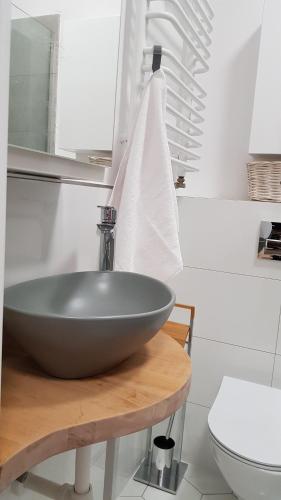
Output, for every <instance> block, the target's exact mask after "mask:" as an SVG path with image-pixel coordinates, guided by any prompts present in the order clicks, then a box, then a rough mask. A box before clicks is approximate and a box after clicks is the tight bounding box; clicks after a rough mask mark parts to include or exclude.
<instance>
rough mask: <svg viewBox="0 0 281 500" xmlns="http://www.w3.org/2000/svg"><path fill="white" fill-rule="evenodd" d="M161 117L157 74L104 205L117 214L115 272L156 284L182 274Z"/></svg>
mask: <svg viewBox="0 0 281 500" xmlns="http://www.w3.org/2000/svg"><path fill="white" fill-rule="evenodd" d="M165 112H166V80H165V75H164V73H163V71H162V70H161V69H160V70H158V71H156V72H155V73H153V75H152V76H151V78H150V80H149V81H148V83H147V86H146V88H145V90H144V94H143V98H142V101H141V104H140V108H139V112H138V115H137V117H136V122H135V126H134V130H133V133H132V136H131V138H130V141H129V145H128V148H127V150H126V152H125V155H124V157H123V159H122V161H121V164H120V168H119V171H118V174H117V178H116V182H115V186H114V188H113V192H112V196H111V199H110V205H112V206H114V207H115V208H116V209H117V224H116V246H115V270H116V271H131V272H136V273H141V274H146V275H149V276H152V277H155V278H158V279H160V280H162V281H167V280H168V279H170V278H172V277H173V276H175V275H176V274H177V273H179V272H180V271H181V270H182V268H183V263H182V257H181V251H180V244H179V236H178V207H177V199H176V193H175V187H174V182H173V172H172V165H171V156H170V151H169V146H168V139H167V131H166V125H165Z"/></svg>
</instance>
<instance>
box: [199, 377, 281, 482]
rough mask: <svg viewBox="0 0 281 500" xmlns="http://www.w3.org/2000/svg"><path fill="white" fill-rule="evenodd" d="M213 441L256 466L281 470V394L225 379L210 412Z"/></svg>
mask: <svg viewBox="0 0 281 500" xmlns="http://www.w3.org/2000/svg"><path fill="white" fill-rule="evenodd" d="M208 424H209V429H210V433H211V436H212V438H213V439H214V440H215V442H216V444H217V445H218V446H219V447H220V448H221V449H222V450H223V451H225V453H228V454H231V456H233V458H236V459H237V460H240V461H245V462H246V463H247V464H249V465H252V466H254V467H261V468H264V469H269V470H273V471H276V472H278V471H281V391H280V390H279V389H273V388H272V387H267V386H263V385H259V384H254V383H252V382H246V381H244V380H238V379H234V378H230V377H224V379H223V382H222V384H221V387H220V390H219V392H218V395H217V398H216V400H215V402H214V404H213V407H212V409H211V410H210V413H209V417H208Z"/></svg>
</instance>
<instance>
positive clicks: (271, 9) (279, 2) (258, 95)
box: [249, 0, 281, 155]
mask: <svg viewBox="0 0 281 500" xmlns="http://www.w3.org/2000/svg"><path fill="white" fill-rule="evenodd" d="M249 152H250V154H264V155H265V154H275V155H280V154H281V0H265V4H264V15H263V22H262V31H261V42H260V51H259V59H258V71H257V82H256V90H255V100H254V109H253V119H252V129H251V136H250V148H249Z"/></svg>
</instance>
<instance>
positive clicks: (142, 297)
mask: <svg viewBox="0 0 281 500" xmlns="http://www.w3.org/2000/svg"><path fill="white" fill-rule="evenodd" d="M174 303H175V295H174V293H173V291H172V290H170V288H169V287H167V286H166V285H165V284H164V283H162V282H161V281H158V280H155V279H153V278H150V277H148V276H143V275H140V274H135V273H126V272H91V271H89V272H80V273H72V274H61V275H57V276H50V277H46V278H39V279H36V280H32V281H26V282H24V283H20V284H18V285H15V286H11V287H9V288H6V290H5V295H4V333H5V334H6V335H12V336H13V337H14V339H15V340H16V342H17V343H18V344H19V345H20V346H21V347H22V349H23V350H24V351H25V352H26V353H28V354H29V355H30V356H31V357H32V358H33V359H34V360H35V361H36V362H37V363H38V364H39V365H40V366H41V368H42V369H43V370H45V371H46V372H47V373H48V374H50V375H53V376H55V377H59V378H82V377H88V376H91V375H95V374H98V373H102V372H104V371H106V370H109V369H111V368H113V367H114V366H115V365H117V364H118V363H120V362H121V361H123V360H125V359H126V358H128V357H129V356H131V355H132V354H133V353H134V352H136V351H137V350H138V349H139V348H140V347H141V346H142V345H143V344H145V343H146V342H148V341H149V340H150V339H151V338H152V337H153V336H154V335H155V334H156V333H157V331H158V330H159V329H160V328H161V327H162V326H163V324H164V323H165V321H166V320H167V319H168V317H169V315H170V312H171V310H172V308H173V305H174Z"/></svg>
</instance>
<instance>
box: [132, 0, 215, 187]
mask: <svg viewBox="0 0 281 500" xmlns="http://www.w3.org/2000/svg"><path fill="white" fill-rule="evenodd" d="M213 17H214V14H213V11H212V9H211V7H210V5H209V3H208V0H164V1H160V0H147V10H146V35H145V43H146V44H147V46H146V47H144V50H143V64H142V79H143V81H142V86H144V85H145V82H146V80H147V78H148V77H149V74H151V71H152V63H153V58H154V55H155V46H156V45H157V48H158V54H159V46H160V47H161V58H160V60H161V69H162V70H163V71H164V73H165V75H166V79H167V109H166V126H167V134H168V141H169V147H170V152H171V160H172V166H173V171H174V178H175V180H176V179H177V181H176V183H175V184H176V187H184V177H185V175H186V173H187V172H196V171H198V170H199V168H198V167H197V166H196V161H197V162H198V160H200V148H201V146H202V135H203V126H202V125H203V122H204V112H205V109H206V97H207V92H206V90H205V89H204V75H203V74H204V73H207V72H208V71H209V59H210V56H211V54H210V46H211V43H212V39H211V34H212V30H213V26H212V21H213Z"/></svg>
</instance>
